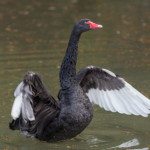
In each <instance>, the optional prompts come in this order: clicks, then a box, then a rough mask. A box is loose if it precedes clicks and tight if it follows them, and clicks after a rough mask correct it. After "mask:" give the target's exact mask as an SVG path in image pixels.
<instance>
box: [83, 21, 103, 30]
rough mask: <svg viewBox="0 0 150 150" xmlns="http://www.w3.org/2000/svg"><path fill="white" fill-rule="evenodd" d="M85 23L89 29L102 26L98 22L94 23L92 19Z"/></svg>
mask: <svg viewBox="0 0 150 150" xmlns="http://www.w3.org/2000/svg"><path fill="white" fill-rule="evenodd" d="M86 24H88V25H89V26H90V29H92V30H94V29H100V28H102V27H103V26H102V25H100V24H96V23H94V22H92V21H87V22H86Z"/></svg>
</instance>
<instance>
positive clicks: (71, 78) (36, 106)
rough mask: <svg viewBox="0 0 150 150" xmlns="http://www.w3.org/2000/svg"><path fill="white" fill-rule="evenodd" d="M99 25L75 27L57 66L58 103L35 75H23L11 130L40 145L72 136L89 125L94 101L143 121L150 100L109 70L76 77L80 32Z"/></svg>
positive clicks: (89, 69) (86, 21) (83, 23)
mask: <svg viewBox="0 0 150 150" xmlns="http://www.w3.org/2000/svg"><path fill="white" fill-rule="evenodd" d="M101 27H102V26H101V25H98V24H95V23H93V22H91V21H90V20H89V19H82V20H80V21H79V22H78V23H76V24H75V26H74V27H73V30H72V32H71V36H70V40H69V43H68V47H67V50H66V54H65V56H64V59H63V62H62V65H61V68H60V73H59V77H60V91H59V94H58V100H55V99H54V98H53V97H52V96H51V95H50V94H49V92H48V91H47V89H46V88H45V86H44V84H43V82H42V80H41V78H40V76H39V75H38V74H36V73H34V72H28V73H27V74H26V75H25V77H24V79H23V81H22V82H21V83H20V84H19V85H18V87H17V88H16V90H15V93H14V96H15V101H14V104H13V107H12V112H11V116H12V118H13V120H12V121H11V122H10V124H9V127H10V128H11V129H12V130H15V129H17V130H20V131H21V132H22V133H24V134H25V135H27V136H32V137H36V138H38V139H40V140H44V141H59V140H65V139H70V138H73V137H75V136H76V135H78V134H79V133H81V132H82V131H83V130H84V129H85V128H86V127H87V126H88V124H89V123H90V122H91V120H92V117H93V107H92V102H93V103H95V104H98V105H99V106H100V107H102V108H104V109H105V110H107V111H112V112H119V113H122V114H123V113H124V114H128V115H130V114H134V115H142V116H144V117H147V116H148V114H150V101H149V100H148V99H147V98H146V97H145V96H144V95H142V94H141V93H139V92H138V91H137V90H136V89H134V88H133V87H132V86H131V85H130V84H128V83H127V82H126V81H125V80H124V79H123V78H121V77H119V76H118V75H115V74H114V73H112V72H111V71H109V70H106V69H100V68H98V67H94V66H90V67H86V68H84V69H82V70H81V71H79V73H76V63H77V55H78V42H79V39H80V37H81V34H82V33H83V32H86V31H89V30H92V29H98V28H101ZM126 97H127V98H126Z"/></svg>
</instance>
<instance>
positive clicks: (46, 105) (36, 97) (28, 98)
mask: <svg viewBox="0 0 150 150" xmlns="http://www.w3.org/2000/svg"><path fill="white" fill-rule="evenodd" d="M14 96H15V100H14V103H13V106H12V111H11V116H12V118H13V120H12V122H11V123H10V124H9V126H10V128H11V129H13V130H14V129H20V130H21V131H26V132H27V133H28V134H35V133H36V134H42V132H43V131H44V129H45V127H46V126H47V124H49V123H50V122H51V121H52V120H53V119H54V118H55V117H56V116H57V115H58V113H59V111H60V109H59V104H58V103H57V101H56V100H55V99H54V98H53V97H52V96H51V95H50V94H49V93H48V92H47V90H46V88H45V87H44V85H43V83H42V80H41V79H40V77H39V75H38V74H35V73H33V72H29V73H27V74H26V75H25V77H24V79H23V81H22V82H21V83H20V84H19V85H18V86H17V88H16V90H15V92H14Z"/></svg>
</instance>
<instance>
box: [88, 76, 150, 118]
mask: <svg viewBox="0 0 150 150" xmlns="http://www.w3.org/2000/svg"><path fill="white" fill-rule="evenodd" d="M120 79H121V80H122V81H123V82H124V83H125V87H123V88H122V89H120V90H106V91H104V90H100V89H98V88H97V89H94V88H92V89H90V90H89V91H88V92H87V93H86V94H87V96H88V97H89V99H90V101H91V102H93V103H95V104H97V105H99V106H100V107H102V108H104V109H105V110H107V111H112V112H119V113H121V114H127V115H130V114H134V115H141V116H143V117H147V116H148V115H149V114H150V100H149V99H148V98H147V97H145V96H144V95H143V94H141V93H140V92H139V91H137V90H136V89H135V88H134V87H132V86H131V85H130V84H129V83H127V82H126V81H125V80H123V79H122V78H120Z"/></svg>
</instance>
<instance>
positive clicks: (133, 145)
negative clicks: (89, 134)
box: [108, 138, 149, 150]
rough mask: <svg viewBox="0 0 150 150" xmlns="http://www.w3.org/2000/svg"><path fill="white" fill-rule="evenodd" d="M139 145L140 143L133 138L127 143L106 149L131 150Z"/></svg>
mask: <svg viewBox="0 0 150 150" xmlns="http://www.w3.org/2000/svg"><path fill="white" fill-rule="evenodd" d="M139 145H140V142H139V140H138V139H136V138H134V139H132V140H129V141H127V142H124V143H122V144H120V145H118V146H115V147H111V148H108V149H116V148H117V149H125V148H132V147H135V146H139ZM127 150H149V148H148V147H145V148H137V149H136V148H132V149H127Z"/></svg>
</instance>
